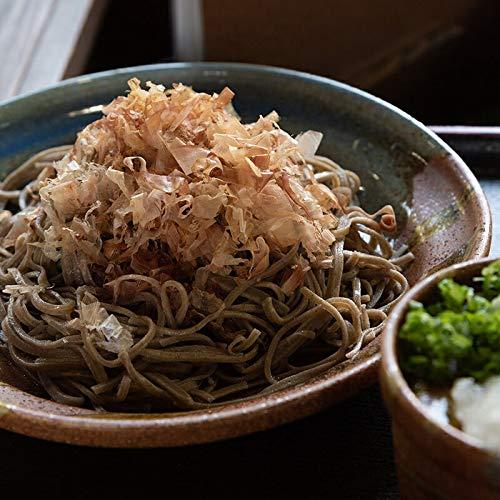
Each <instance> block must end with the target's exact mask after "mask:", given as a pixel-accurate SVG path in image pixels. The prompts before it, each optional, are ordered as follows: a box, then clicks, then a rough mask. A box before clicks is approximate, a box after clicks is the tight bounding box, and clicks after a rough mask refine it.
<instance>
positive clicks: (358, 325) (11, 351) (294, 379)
mask: <svg viewBox="0 0 500 500" xmlns="http://www.w3.org/2000/svg"><path fill="white" fill-rule="evenodd" d="M70 152H71V146H63V147H59V148H52V149H48V150H45V151H42V152H40V153H38V154H37V155H35V156H33V157H32V158H30V159H29V160H27V161H26V162H25V163H24V164H22V165H21V166H19V167H18V168H16V169H15V170H14V171H13V172H11V173H10V174H9V175H8V176H7V177H6V179H5V180H4V181H3V183H2V184H1V185H0V204H1V207H0V208H1V209H2V210H3V211H2V212H0V238H2V241H3V240H4V239H5V237H6V235H7V234H10V235H11V236H12V231H13V227H14V226H15V224H16V223H17V222H16V221H18V220H19V216H20V215H22V214H23V213H24V212H27V211H30V210H32V209H33V207H40V194H39V187H40V185H42V184H43V183H44V182H45V180H46V179H49V178H53V177H54V176H55V175H56V172H55V170H54V167H53V163H54V162H57V161H60V160H61V159H62V158H64V157H65V155H68V154H69V153H70ZM307 163H308V164H309V165H310V169H312V171H313V173H314V177H315V179H316V180H317V181H319V182H320V183H322V184H324V185H325V186H327V187H328V188H329V189H331V190H332V192H334V193H335V195H336V196H337V197H345V200H353V199H355V193H356V192H357V191H358V189H359V187H360V182H359V179H358V177H357V175H356V174H354V173H353V172H350V171H348V170H344V169H343V168H341V167H340V166H339V165H337V164H336V163H335V162H333V161H332V160H330V159H328V158H325V157H322V156H314V157H312V158H310V159H308V160H307ZM7 209H9V210H10V211H9V210H7ZM16 212H17V214H16ZM37 214H38V215H37V217H36V218H34V219H33V220H32V222H31V223H30V225H29V229H28V230H23V231H20V232H19V234H16V235H15V244H13V245H12V246H10V247H6V246H4V245H2V247H1V248H0V283H1V285H2V290H3V292H2V293H1V295H0V298H1V300H0V318H1V325H2V333H1V334H0V346H1V347H2V349H3V350H4V351H5V353H6V354H7V356H8V357H9V358H10V359H11V360H12V361H13V362H14V363H15V364H16V365H17V366H18V367H20V368H21V369H22V370H24V371H25V372H26V373H28V374H29V375H30V376H32V377H33V378H34V379H36V381H38V382H39V383H40V384H41V385H42V386H43V388H44V389H45V391H46V392H47V393H48V394H49V395H50V397H51V398H52V399H53V400H55V401H57V402H60V403H64V404H69V405H76V406H82V405H88V404H90V405H91V406H93V407H94V408H96V409H98V410H112V411H116V410H119V411H153V410H164V409H178V410H191V409H199V408H205V407H208V406H210V405H216V404H221V403H224V402H227V401H233V400H240V399H243V398H248V397H252V396H253V395H255V394H260V393H266V394H267V393H270V392H273V391H277V390H280V389H283V388H285V387H288V386H291V385H295V384H299V383H302V382H304V381H307V380H308V379H310V378H311V377H313V376H315V375H317V374H320V373H323V372H325V371H326V370H328V369H329V368H331V367H333V366H335V365H337V364H338V363H341V362H344V361H346V360H351V359H353V358H355V356H356V355H357V354H358V353H359V351H360V350H361V349H363V347H364V346H365V345H366V344H368V343H369V342H371V341H372V340H373V339H374V338H375V337H376V336H377V335H378V334H379V333H380V332H381V330H382V328H383V326H384V322H385V319H386V315H387V312H388V310H389V309H390V307H391V305H392V304H393V303H394V302H395V301H396V300H397V299H398V298H399V297H400V296H401V294H402V293H404V292H405V291H406V289H407V288H408V283H407V281H406V279H405V277H404V275H403V274H402V268H403V267H404V266H405V265H407V264H408V262H410V261H411V258H412V257H411V255H410V254H408V253H404V252H405V249H402V250H401V251H400V252H399V253H395V252H394V251H393V249H392V246H391V244H390V243H389V241H388V239H387V238H386V236H384V234H383V233H384V232H385V231H388V232H390V230H392V227H393V226H394V214H393V211H392V208H390V207H384V208H382V209H381V210H379V211H378V212H376V213H374V214H368V213H367V212H365V211H364V210H363V209H362V208H360V207H359V206H356V205H354V204H352V202H351V203H347V204H346V207H345V210H344V211H343V213H341V214H340V217H339V221H338V224H337V226H336V228H335V229H334V231H333V235H334V237H335V241H334V243H333V245H332V248H331V252H330V256H329V257H327V258H325V259H323V260H322V261H317V262H312V261H311V262H309V265H308V266H307V268H306V270H305V271H304V273H303V276H302V277H301V280H300V283H299V284H298V286H296V288H295V289H293V290H292V291H287V290H286V289H285V290H284V287H283V283H284V281H286V280H285V278H286V276H289V275H290V270H291V269H295V268H296V266H297V265H298V263H299V262H304V260H307V253H306V252H305V251H304V248H303V247H302V245H301V244H300V243H296V244H294V245H293V246H290V247H289V248H288V250H287V251H286V252H282V253H280V252H278V251H274V253H273V254H272V255H271V259H270V263H269V267H268V268H267V269H265V270H263V271H262V272H260V273H258V274H256V275H254V276H251V277H248V278H247V279H242V278H240V277H238V276H237V275H234V274H232V273H226V274H217V273H210V272H206V273H204V275H203V276H202V277H201V278H200V277H199V275H197V274H196V273H195V272H194V271H193V273H191V274H189V273H187V274H186V276H185V279H166V280H165V279H164V278H162V277H161V276H160V275H156V277H155V275H152V273H149V274H148V275H146V274H144V275H142V274H134V273H129V274H123V275H120V276H118V277H116V278H115V279H113V280H111V281H107V282H103V279H102V277H96V275H95V272H94V270H93V268H92V267H91V266H86V265H83V264H82V263H81V262H78V261H75V262H73V263H72V264H71V265H73V266H76V267H79V268H80V271H81V276H82V279H83V282H82V283H80V284H78V285H75V281H74V279H73V277H71V273H70V272H68V269H67V267H66V268H63V267H62V266H61V262H60V261H58V260H55V261H54V260H51V259H48V258H47V257H46V255H44V253H43V251H42V248H41V246H40V245H41V243H43V242H44V240H45V235H46V234H47V232H48V231H50V230H51V222H50V218H49V217H48V216H47V214H46V213H45V211H44V210H39V211H38V212H37ZM153 274H154V273H153ZM199 278H200V282H201V283H203V285H202V286H204V289H205V290H207V291H210V292H211V293H212V294H213V296H212V295H210V297H209V298H210V300H208V299H207V296H205V295H203V294H201V295H199V296H196V295H195V294H193V288H194V282H195V280H198V279H199ZM132 285H133V286H135V290H136V291H135V293H133V294H132V293H128V292H127V290H129V289H130V287H131V286H132ZM124 287H125V288H124ZM127 287H128V288H127ZM123 290H125V292H124V293H122V292H123ZM214 296H215V298H214ZM84 315H97V316H99V315H100V317H102V318H108V319H109V318H113V320H112V321H111V320H110V322H109V324H108V327H109V331H107V333H106V332H105V333H106V335H108V334H109V336H108V337H106V339H107V342H108V343H109V342H115V341H116V342H118V344H119V343H120V342H122V340H123V339H122V338H118V335H115V333H116V332H117V331H119V332H121V333H123V338H124V339H126V340H127V342H125V344H123V345H122V344H120V346H121V347H119V348H116V345H114V344H113V345H114V347H113V348H109V347H108V348H106V345H105V341H103V340H102V338H101V339H100V340H99V338H98V337H97V336H96V333H95V331H93V330H92V328H89V327H88V326H86V325H85V323H84V322H83V321H82V320H81V318H83V316H84ZM103 328H104V327H103ZM113 335H115V337H116V338H115V337H113ZM103 342H104V343H103Z"/></svg>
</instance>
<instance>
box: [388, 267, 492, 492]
mask: <svg viewBox="0 0 500 500" xmlns="http://www.w3.org/2000/svg"><path fill="white" fill-rule="evenodd" d="M493 260H495V259H493ZM491 262H492V260H488V259H482V260H479V261H474V262H469V263H465V264H464V263H462V264H456V265H454V266H452V267H450V268H448V269H443V270H441V271H439V272H438V273H436V274H434V275H432V276H431V277H429V278H427V279H426V280H424V281H421V282H420V283H418V285H416V286H415V287H414V288H413V289H412V290H410V292H408V293H407V294H406V295H405V296H404V297H403V298H402V299H401V301H400V302H399V303H398V304H397V305H396V307H395V308H394V310H393V311H392V312H391V314H390V315H389V320H388V323H387V326H386V328H385V333H384V341H383V347H382V365H381V372H380V382H381V385H382V391H383V395H384V400H385V402H386V405H387V407H388V409H389V411H390V413H391V416H392V431H393V441H394V453H395V457H396V464H397V467H398V476H399V482H400V489H401V496H402V497H403V498H411V499H424V498H449V499H462V498H463V499H469V498H481V499H489V498H499V497H500V458H498V457H496V456H494V455H493V454H491V453H489V452H486V451H484V450H482V449H481V448H480V447H479V446H478V442H477V441H476V440H475V439H473V438H471V437H469V436H467V435H466V434H464V433H463V432H461V431H460V430H458V429H456V428H455V427H452V426H451V425H442V424H438V423H436V422H435V421H433V420H432V419H431V418H429V416H428V413H427V410H426V409H425V407H424V406H423V405H422V404H421V403H420V402H419V400H418V398H417V397H416V396H415V394H414V393H413V391H412V390H411V389H410V387H409V386H408V385H407V383H406V381H405V380H404V378H403V375H402V373H401V371H400V369H399V366H398V359H397V334H398V331H399V329H400V327H401V326H402V324H403V322H404V319H405V316H406V312H407V310H408V304H409V302H410V301H411V300H417V301H419V302H424V303H432V300H433V299H434V298H437V294H436V285H437V284H438V283H439V282H440V281H441V280H442V279H444V278H454V279H455V280H456V281H458V282H460V283H464V284H468V285H471V284H472V278H473V277H474V276H478V275H480V274H481V269H482V268H483V267H485V266H486V265H488V264H489V263H491Z"/></svg>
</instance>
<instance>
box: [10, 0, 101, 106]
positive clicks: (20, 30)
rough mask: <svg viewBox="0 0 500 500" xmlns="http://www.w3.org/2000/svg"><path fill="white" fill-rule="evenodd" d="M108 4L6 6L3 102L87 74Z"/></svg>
mask: <svg viewBox="0 0 500 500" xmlns="http://www.w3.org/2000/svg"><path fill="white" fill-rule="evenodd" d="M106 4H107V0H0V62H1V64H0V100H3V99H6V98H8V97H11V96H13V95H16V94H21V93H24V92H29V91H31V90H36V89H39V88H41V87H45V86H47V85H50V84H53V83H56V82H57V81H59V80H61V79H62V78H66V77H69V76H74V75H77V74H79V73H80V72H81V70H82V68H83V66H84V64H85V62H86V59H87V56H88V53H89V51H90V49H91V47H92V41H93V38H94V36H95V34H96V32H97V28H98V27H99V22H100V20H101V17H102V14H103V13H104V10H105V7H106Z"/></svg>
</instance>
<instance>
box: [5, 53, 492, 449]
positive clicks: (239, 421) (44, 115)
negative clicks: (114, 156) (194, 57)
mask: <svg viewBox="0 0 500 500" xmlns="http://www.w3.org/2000/svg"><path fill="white" fill-rule="evenodd" d="M133 76H137V77H138V78H139V79H141V80H142V81H147V80H151V81H154V82H158V83H163V84H165V85H167V86H169V85H171V84H172V83H173V82H179V81H180V82H183V83H185V84H189V85H192V86H193V87H194V88H195V90H199V91H205V92H212V91H220V90H221V89H222V88H223V87H224V86H226V85H227V86H229V87H231V88H232V89H233V90H234V91H235V92H236V96H237V97H236V99H235V103H234V104H235V107H236V109H237V110H238V112H239V113H240V115H241V116H242V118H243V119H244V120H254V119H256V118H257V117H258V115H259V114H266V113H268V112H270V111H271V110H273V109H275V110H277V111H278V112H279V114H280V115H281V116H282V122H281V123H282V125H283V127H284V128H285V129H286V130H289V131H291V132H293V133H298V132H300V131H303V130H308V129H314V130H319V131H321V132H323V134H324V139H323V143H322V144H323V145H322V147H321V149H320V152H322V153H324V154H326V155H328V156H330V157H332V158H334V159H335V160H336V161H338V162H339V163H340V164H341V165H343V166H344V167H346V168H349V169H351V170H354V171H356V172H357V173H358V174H359V175H360V177H361V179H362V182H363V185H364V187H365V190H364V191H363V193H362V194H361V200H360V201H361V204H362V206H363V207H364V208H365V209H367V210H368V211H375V210H376V209H378V208H380V207H381V206H382V205H385V204H387V203H390V204H392V205H393V206H394V207H395V209H396V212H397V217H398V224H399V227H400V232H399V234H398V235H397V236H396V238H397V239H398V240H399V241H403V242H406V243H407V244H409V246H410V248H411V249H412V251H413V252H414V253H415V255H416V259H415V262H414V264H413V265H412V266H411V267H410V269H409V271H408V273H407V275H408V279H409V281H410V283H415V282H416V281H417V280H419V279H420V278H421V277H422V276H424V275H426V274H429V273H430V272H432V271H434V270H436V269H439V268H441V267H445V266H447V265H449V264H451V263H454V262H460V261H463V260H466V259H475V258H479V257H481V256H485V255H487V253H488V250H489V246H490V240H491V220H490V213H489V209H488V205H487V202H486V199H485V197H484V194H483V193H482V191H481V188H480V187H479V184H478V182H477V180H476V179H475V178H474V176H473V175H472V174H471V172H470V170H469V169H468V168H467V166H466V165H465V164H464V163H463V162H462V160H461V159H460V158H459V157H458V156H457V155H456V154H455V153H454V152H453V151H452V150H451V149H450V148H449V147H448V146H447V145H446V144H444V143H443V142H442V141H441V140H440V139H439V138H438V137H437V136H435V135H434V134H433V133H432V132H430V131H429V130H428V129H426V128H425V127H424V126H423V125H422V124H421V123H419V122H417V121H416V120H414V119H413V118H411V117H410V116H408V115H407V114H405V113H403V112H402V111H400V110H398V109H396V108H395V107H393V106H391V105H390V104H387V103H385V102H383V101H381V100H380V99H377V98H376V97H373V96H370V95H369V94H366V93H365V92H362V91H360V90H356V89H354V88H352V87H349V86H347V85H344V84H341V83H338V82H335V81H332V80H328V79H326V78H321V77H317V76H312V75H308V74H304V73H298V72H294V71H289V70H283V69H278V68H270V67H264V66H251V65H244V64H219V63H198V64H164V65H157V66H144V67H137V68H128V69H122V70H116V71H111V72H107V73H101V74H96V75H89V76H82V77H79V78H76V79H73V80H68V81H65V82H62V83H61V84H59V85H56V86H55V87H51V88H49V89H46V90H43V91H41V92H37V93H34V94H30V95H26V96H21V97H19V98H15V99H12V100H10V101H8V102H5V103H3V104H2V105H0V172H1V173H2V174H3V175H5V174H6V173H7V172H8V171H9V170H11V169H13V168H14V167H15V166H16V165H19V164H20V162H21V161H22V160H23V159H24V158H26V157H27V156H28V155H30V154H33V153H34V152H37V151H39V150H41V149H44V148H47V147H50V146H54V145H58V144H65V143H68V142H72V141H73V140H74V137H75V134H76V132H77V131H78V130H80V129H81V128H82V127H83V126H85V125H86V124H87V123H89V122H90V121H92V120H95V119H96V118H97V117H98V113H97V111H96V106H97V105H99V104H103V103H106V102H108V101H110V100H111V99H112V98H113V97H114V96H117V95H119V94H122V93H123V92H124V91H125V89H126V82H127V80H128V79H129V78H131V77H133ZM379 345H380V339H376V340H375V341H373V342H372V343H371V344H369V345H368V346H367V347H366V348H365V349H363V351H362V352H361V353H360V355H359V356H357V357H356V358H355V359H353V360H350V361H346V362H344V363H342V364H340V365H338V366H337V367H335V368H334V369H332V370H330V371H329V372H327V373H325V374H323V375H321V376H319V377H317V378H315V379H313V380H311V381H309V382H307V383H304V384H301V385H298V386H296V387H292V388H289V389H285V390H283V391H282V392H279V393H275V394H271V395H266V396H259V397H255V398H254V399H252V400H250V401H247V402H244V403H238V404H228V405H226V406H224V407H220V408H217V409H211V410H206V411H195V412H191V413H175V414H161V415H158V414H156V415H130V414H107V415H102V414H98V413H95V412H93V411H91V410H86V409H80V408H72V407H68V406H61V405H59V404H57V403H54V402H51V401H48V400H47V399H44V396H43V394H40V393H38V392H37V390H36V388H35V387H33V386H32V385H31V384H30V383H29V381H27V380H26V379H25V378H24V377H22V376H21V375H19V373H18V372H16V371H15V370H14V369H13V368H12V367H11V366H10V364H9V363H8V362H7V361H6V360H2V361H1V362H0V381H2V383H1V385H0V426H1V427H3V428H5V429H10V430H12V431H15V432H21V433H24V434H28V435H31V436H36V437H40V438H44V439H53V440H57V441H64V442H67V443H76V444H85V445H95V446H116V447H147V446H175V445H183V444H192V443H202V442H208V441H215V440H218V439H223V438H229V437H233V436H238V435H242V434H248V433H250V432H255V431H260V430H264V429H269V428H271V427H274V426H277V425H280V424H283V423H285V422H290V421H292V420H295V419H298V418H301V417H304V416H306V415H310V414H312V413H315V412H317V411H320V410H321V409H323V408H326V407H327V406H329V405H331V404H333V403H335V402H336V401H339V400H341V399H345V398H347V397H349V396H352V395H353V394H355V393H356V392H357V391H359V389H361V388H363V387H365V386H367V385H369V384H371V383H372V382H374V381H375V380H376V374H377V367H378V364H379V361H380V354H379Z"/></svg>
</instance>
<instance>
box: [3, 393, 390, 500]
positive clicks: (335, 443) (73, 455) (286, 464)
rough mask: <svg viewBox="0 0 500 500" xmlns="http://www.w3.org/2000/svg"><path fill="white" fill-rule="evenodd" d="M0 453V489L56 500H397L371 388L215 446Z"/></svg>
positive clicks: (16, 442)
mask: <svg viewBox="0 0 500 500" xmlns="http://www.w3.org/2000/svg"><path fill="white" fill-rule="evenodd" d="M0 456H1V457H2V460H1V467H0V485H1V484H9V483H12V484H14V483H15V484H19V483H20V482H22V481H23V480H26V479H27V478H29V480H30V483H31V484H32V485H34V484H36V485H39V486H40V487H48V488H49V489H50V491H51V496H53V494H54V492H57V490H59V488H58V487H55V488H54V486H55V485H62V484H68V483H71V485H72V487H71V488H69V489H68V490H66V489H64V491H67V493H66V494H65V495H64V498H75V497H76V498H80V496H79V495H81V496H82V497H84V496H85V497H90V496H92V497H93V496H94V495H97V494H98V493H101V492H103V491H105V490H106V491H109V492H110V493H113V496H114V497H115V498H116V495H118V494H120V493H121V491H124V490H127V491H129V492H141V493H143V494H144V493H147V491H148V490H150V489H152V488H153V487H154V488H155V489H157V491H158V492H159V493H161V496H166V497H167V496H171V495H175V498H179V497H180V495H182V497H184V498H196V499H201V498H225V497H227V496H231V497H233V498H236V499H240V498H255V499H259V500H260V499H267V498H271V497H272V498H279V499H280V498H303V499H311V498H370V499H390V498H398V493H397V491H398V490H397V480H396V475H395V470H394V464H393V459H392V447H391V436H390V422H389V420H388V416H387V414H386V412H385V409H384V408H383V405H382V402H381V399H380V393H379V390H378V388H377V387H373V388H370V389H367V390H365V391H363V392H362V393H361V394H360V395H359V396H358V397H356V398H354V399H351V400H349V401H346V402H344V403H341V404H338V405H337V406H335V407H333V408H331V409H330V410H328V411H325V412H323V413H321V414H319V415H315V416H313V417H309V418H307V419H305V420H302V421H299V422H295V423H293V424H289V425H286V426H282V427H280V428H277V429H274V430H271V431H267V432H263V433H259V434H254V435H251V436H246V437H243V438H238V439H233V440H229V441H224V442H220V443H213V444H209V445H202V446H192V447H184V448H172V449H156V450H109V449H95V448H81V447H73V446H68V445H62V444H55V443H48V442H43V441H39V440H36V439H31V438H27V437H24V436H17V435H14V434H11V433H7V432H0ZM59 491H63V490H59ZM70 492H71V494H70ZM156 496H157V494H155V497H156ZM96 498H100V495H97V496H96ZM141 498H146V497H145V496H143V495H141Z"/></svg>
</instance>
